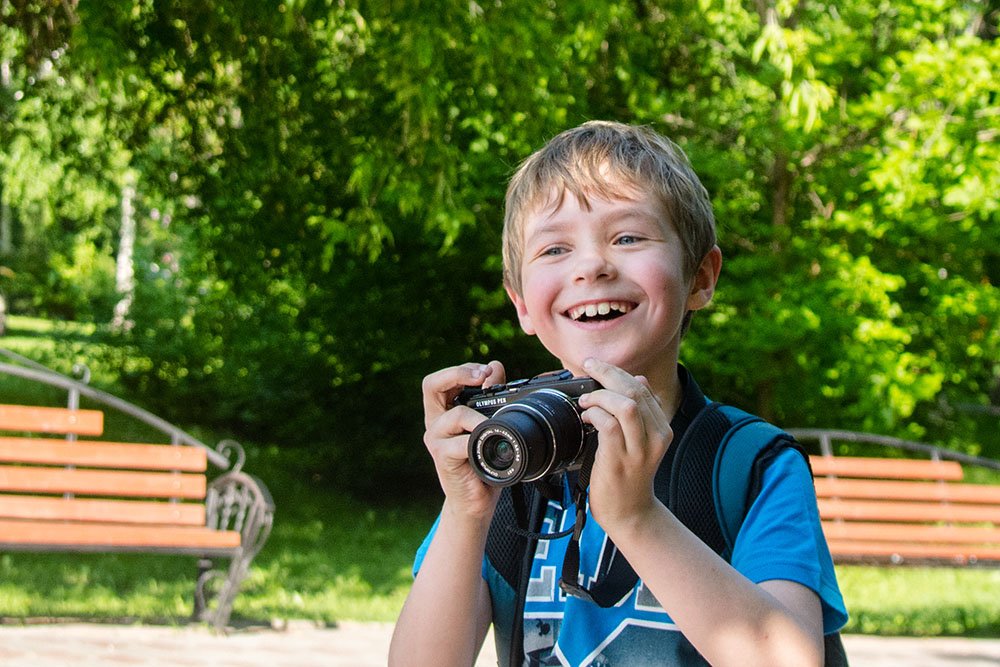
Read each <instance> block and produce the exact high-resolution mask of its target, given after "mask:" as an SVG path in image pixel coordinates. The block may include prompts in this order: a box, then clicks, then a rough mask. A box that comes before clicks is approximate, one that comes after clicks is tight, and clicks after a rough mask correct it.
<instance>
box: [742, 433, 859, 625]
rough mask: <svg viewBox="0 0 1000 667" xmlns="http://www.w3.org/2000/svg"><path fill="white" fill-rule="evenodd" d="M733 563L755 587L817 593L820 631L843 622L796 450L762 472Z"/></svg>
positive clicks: (811, 494)
mask: <svg viewBox="0 0 1000 667" xmlns="http://www.w3.org/2000/svg"><path fill="white" fill-rule="evenodd" d="M732 564H733V567H735V568H736V569H737V570H739V571H740V572H741V573H742V574H743V575H744V576H745V577H747V578H748V579H750V580H751V581H753V582H754V583H760V582H762V581H768V580H773V579H783V580H787V581H794V582H796V583H799V584H802V585H803V586H806V587H807V588H810V589H812V590H813V591H815V592H816V593H817V594H818V595H819V597H820V600H821V601H822V605H823V632H824V633H826V634H829V633H831V632H836V631H837V630H839V629H840V628H841V627H843V626H844V624H845V623H846V622H847V611H846V607H845V605H844V599H843V596H842V595H841V593H840V588H839V586H838V585H837V576H836V572H835V570H834V567H833V559H832V558H831V556H830V549H829V547H828V546H827V544H826V539H825V537H824V536H823V529H822V526H821V525H820V520H819V510H818V508H817V506H816V491H815V489H814V488H813V482H812V475H811V474H810V472H809V467H808V465H807V464H806V462H805V460H804V459H803V458H802V456H801V454H799V453H798V452H797V451H795V450H792V449H789V450H786V451H784V452H782V453H781V454H780V455H779V456H778V457H776V458H775V460H774V461H773V462H772V463H771V465H769V466H768V467H767V468H766V469H765V471H764V477H763V480H762V488H761V491H760V494H759V495H758V496H757V499H756V500H755V501H754V503H753V505H752V506H751V507H750V510H749V512H748V513H747V516H746V519H745V520H744V522H743V526H742V528H741V529H740V533H739V535H738V536H737V538H736V544H735V546H734V549H733V559H732Z"/></svg>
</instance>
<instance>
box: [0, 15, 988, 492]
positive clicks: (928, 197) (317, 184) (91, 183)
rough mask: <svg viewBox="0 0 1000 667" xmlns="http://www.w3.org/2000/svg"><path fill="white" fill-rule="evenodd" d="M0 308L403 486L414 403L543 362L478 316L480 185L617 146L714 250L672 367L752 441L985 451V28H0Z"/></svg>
mask: <svg viewBox="0 0 1000 667" xmlns="http://www.w3.org/2000/svg"><path fill="white" fill-rule="evenodd" d="M0 8H2V9H0V15H2V19H3V27H2V28H0V30H2V32H0V62H2V63H4V65H5V67H6V68H7V71H9V72H10V76H9V80H8V81H6V82H5V83H4V86H3V89H2V90H0V141H2V146H0V187H2V198H3V201H4V202H6V203H7V204H9V206H10V208H11V209H12V211H13V213H14V217H15V222H16V223H17V224H16V225H15V239H14V241H15V254H14V256H13V257H10V258H4V263H6V264H8V265H11V266H12V268H14V269H15V270H16V275H17V283H16V284H15V285H13V286H12V289H11V290H8V291H13V292H14V294H15V303H16V304H19V306H20V307H21V308H32V309H35V310H37V311H38V312H43V313H48V314H55V315H60V316H64V317H75V318H85V319H92V320H94V321H98V322H107V321H109V320H110V317H111V307H112V305H113V304H114V302H115V300H116V295H115V294H114V280H113V271H114V256H115V253H116V251H117V244H118V236H117V235H118V224H119V221H120V210H119V206H120V197H121V189H122V187H123V186H124V185H125V184H126V183H128V182H130V180H129V179H133V180H134V182H135V183H136V184H137V188H138V192H139V214H140V215H139V239H138V244H137V248H136V259H135V261H136V275H137V279H138V286H137V295H136V299H135V302H134V304H133V310H132V313H131V316H132V321H133V322H134V326H133V327H132V328H131V329H130V330H129V331H127V332H120V333H119V334H117V335H118V337H119V342H120V343H123V344H124V345H125V346H126V347H125V348H124V349H126V350H128V355H129V361H128V363H125V362H123V363H122V368H123V369H124V373H125V377H126V379H127V380H128V381H129V382H130V383H131V385H132V386H133V387H134V388H135V389H136V390H137V391H140V392H144V393H145V394H146V395H148V396H149V397H151V399H152V397H155V403H156V405H157V406H159V407H160V408H161V409H164V410H169V411H170V412H171V413H172V414H179V415H182V416H183V417H184V418H189V419H192V420H198V421H201V422H203V423H208V424H220V425H226V427H227V428H230V429H233V430H236V431H237V432H244V433H247V434H250V435H252V436H253V437H255V438H259V439H262V440H268V441H274V442H277V443H280V444H281V445H282V446H289V447H294V446H299V447H309V448H310V449H318V450H321V451H323V452H324V453H325V454H324V458H325V460H326V461H327V463H328V468H329V470H330V471H331V472H332V473H335V474H336V476H337V478H338V479H339V480H341V481H344V482H346V483H349V484H351V485H352V487H353V488H355V489H356V490H361V491H364V490H365V489H375V488H379V487H380V486H383V485H384V480H385V479H386V476H394V477H398V478H399V479H401V480H406V482H407V483H408V484H412V477H413V473H412V471H413V470H414V469H415V467H420V466H424V467H426V463H425V462H424V461H425V458H426V457H425V456H424V455H423V453H422V452H421V451H420V450H421V447H420V446H419V441H420V430H421V420H420V400H419V379H420V377H421V376H422V375H424V374H426V373H427V372H430V371H432V370H434V369H436V368H438V367H441V366H443V365H450V364H453V363H458V362H462V361H466V360H469V359H486V358H491V357H498V358H501V359H503V360H504V362H505V363H506V364H507V365H508V367H509V368H510V369H511V373H512V374H513V375H518V376H522V375H529V374H534V373H537V372H541V371H544V370H549V369H550V367H551V365H552V364H553V363H554V362H553V361H552V360H551V359H550V358H548V357H547V355H546V354H545V353H544V351H543V350H541V349H540V348H539V346H538V344H537V343H536V342H535V341H533V340H528V339H526V338H525V337H524V336H523V335H521V334H519V333H518V332H517V331H516V327H515V324H514V321H513V318H512V311H511V309H510V308H509V307H508V306H507V305H506V302H505V297H504V294H503V292H502V290H501V289H500V260H499V224H500V219H501V217H502V198H503V192H504V189H505V182H506V179H507V178H508V177H509V175H510V173H511V172H512V170H513V168H514V167H515V166H516V165H517V163H518V162H519V161H520V160H521V159H523V158H524V157H526V156H527V155H528V154H529V153H530V152H531V151H532V150H534V149H536V148H538V147H539V146H541V145H542V144H543V143H544V142H545V140H546V139H548V138H549V137H551V136H553V135H554V134H556V133H558V132H559V131H561V130H563V129H565V128H566V127H569V126H571V125H575V124H577V123H579V122H582V121H583V120H586V119H590V118H613V119H618V120H623V121H627V122H635V123H648V124H650V125H652V126H654V127H656V128H657V129H659V130H661V131H662V132H664V133H665V134H667V135H669V136H671V137H672V138H674V139H675V140H676V141H678V143H680V144H681V145H682V146H683V147H684V148H685V150H686V151H687V152H688V154H689V155H690V157H691V159H692V161H693V163H694V165H695V168H696V170H697V171H698V172H699V174H701V175H702V177H703V180H704V182H705V184H706V186H707V187H708V189H709V191H710V192H711V193H712V194H713V197H714V202H715V210H716V215H717V218H718V222H719V229H720V241H721V245H722V247H723V253H724V256H725V262H724V269H723V279H722V282H721V283H720V288H719V292H718V295H717V299H716V302H715V304H714V305H713V306H712V307H711V308H710V309H709V310H708V311H705V312H704V313H701V314H699V316H698V317H697V318H695V324H694V327H693V329H692V331H691V333H690V335H689V336H688V340H687V341H686V342H685V349H684V350H683V355H684V358H685V361H686V362H687V363H688V364H690V365H691V366H693V367H694V368H695V369H696V372H697V375H698V377H699V378H701V379H702V383H703V384H704V385H705V386H706V388H707V389H708V391H709V393H710V394H711V395H713V397H715V398H717V399H720V400H726V401H730V402H734V403H736V404H739V405H743V406H745V407H747V408H749V409H752V410H756V411H759V412H761V413H762V414H764V415H766V416H768V417H771V418H774V419H775V420H777V421H778V422H779V423H782V424H785V425H801V426H805V425H823V426H841V427H851V428H863V429H866V430H873V431H880V432H891V433H897V434H904V435H909V436H912V437H920V438H926V439H930V440H935V441H940V442H945V443H947V444H950V445H952V446H956V447H960V448H963V449H967V450H972V451H986V452H988V453H992V455H994V456H998V455H1000V441H997V439H996V434H995V429H989V428H988V427H987V426H986V422H985V420H983V419H982V418H980V417H976V416H975V414H974V413H972V412H968V411H963V410H967V406H969V405H973V406H978V407H979V408H988V407H989V406H991V405H995V404H997V403H1000V395H998V394H1000V390H998V389H997V377H998V376H1000V364H998V359H1000V354H998V352H1000V350H998V347H1000V331H998V328H997V322H998V321H1000V317H998V316H1000V312H998V310H1000V297H998V294H997V288H996V285H997V282H998V280H1000V275H998V272H1000V256H998V250H997V249H998V248H1000V243H998V241H1000V239H998V238H997V235H998V234H1000V231H998V229H1000V227H998V225H997V221H998V212H997V206H998V204H997V200H996V197H995V194H994V193H995V192H997V189H998V186H1000V183H998V180H1000V171H998V170H997V167H996V165H997V164H998V157H1000V156H998V154H997V153H998V152H1000V101H998V99H997V95H998V86H997V84H996V81H998V80H1000V76H998V74H1000V72H998V71H997V70H998V68H1000V66H998V63H1000V58H998V56H1000V54H998V53H997V48H998V47H997V43H996V41H995V38H996V25H997V12H998V10H997V6H996V3H995V2H992V1H990V2H986V1H982V2H980V1H975V0H967V1H965V2H942V1H941V0H916V1H915V2H911V3H905V4H900V3H884V2H876V1H874V0H852V2H849V3H846V4H844V3H841V4H839V5H830V4H827V3H819V2H813V1H810V0H800V1H799V2H790V1H787V0H776V1H773V2H772V1H769V0H758V1H756V2H753V3H750V2H737V1H735V0H700V1H697V2H694V1H692V2H686V3H667V4H664V3H656V2H650V1H645V0H636V1H635V2H630V3H618V4H615V3H612V4H608V3H592V2H583V1H581V2H570V3H564V2H551V3H538V2H523V1H521V0H512V1H510V2H495V3H479V2H469V3H467V4H456V3H430V2H417V1H414V2H409V3H388V2H381V1H372V2H361V1H357V0H355V1H348V0H342V1H341V2H320V1H309V0H286V1H285V2H283V3H281V4H278V5H274V4H272V3H259V2H244V3H237V2H232V1H231V0H214V1H213V2H194V1H193V0H171V1H168V2H157V3H152V2H148V1H146V0H115V1H111V2H104V3H80V4H79V5H76V4H74V3H64V2H54V1H53V2H47V1H44V0H35V1H34V2H13V1H12V0H6V1H4V2H0Z"/></svg>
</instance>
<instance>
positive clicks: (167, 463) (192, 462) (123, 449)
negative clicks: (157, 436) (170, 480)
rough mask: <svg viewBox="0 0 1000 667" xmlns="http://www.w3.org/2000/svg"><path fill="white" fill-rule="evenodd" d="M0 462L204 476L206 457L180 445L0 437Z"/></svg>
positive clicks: (199, 448)
mask: <svg viewBox="0 0 1000 667" xmlns="http://www.w3.org/2000/svg"><path fill="white" fill-rule="evenodd" d="M0 461H8V462H15V463H41V464H48V465H77V466H89V467H93V468H134V469H140V470H183V471H185V472H204V471H205V469H206V467H207V461H208V457H207V455H206V453H205V450H204V449H202V448H201V447H189V446H181V445H144V444H134V443H126V442H96V441H92V440H88V441H77V442H69V441H66V440H52V439H47V438H4V437H0Z"/></svg>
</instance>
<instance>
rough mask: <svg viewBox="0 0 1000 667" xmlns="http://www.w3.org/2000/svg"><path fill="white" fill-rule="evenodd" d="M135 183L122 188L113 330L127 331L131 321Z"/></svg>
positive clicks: (112, 320) (133, 276) (133, 273)
mask: <svg viewBox="0 0 1000 667" xmlns="http://www.w3.org/2000/svg"><path fill="white" fill-rule="evenodd" d="M134 202H135V185H134V184H133V183H132V182H131V180H130V182H128V183H126V185H125V186H124V187H123V188H122V227H121V239H120V241H119V245H118V257H117V259H116V262H115V289H116V291H117V292H118V294H119V295H120V296H121V298H120V299H119V301H118V303H116V304H115V312H114V316H113V317H112V319H111V328H112V329H113V330H115V331H128V330H129V329H131V328H132V325H133V322H132V321H131V320H130V319H129V317H128V316H129V310H131V308H132V300H133V299H134V298H135V266H134V263H133V254H134V251H135V203H134Z"/></svg>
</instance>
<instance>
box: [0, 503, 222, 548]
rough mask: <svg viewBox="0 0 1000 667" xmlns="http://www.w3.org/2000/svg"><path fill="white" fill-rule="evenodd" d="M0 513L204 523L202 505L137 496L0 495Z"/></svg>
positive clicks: (53, 518)
mask: <svg viewBox="0 0 1000 667" xmlns="http://www.w3.org/2000/svg"><path fill="white" fill-rule="evenodd" d="M0 517H4V518H8V519H42V520H47V521H57V520H63V521H104V522H113V523H146V524H171V525H184V526H204V525H205V506H204V505H203V504H200V503H170V502H156V501H140V500H95V499H92V498H53V497H51V496H0ZM0 539H3V536H0Z"/></svg>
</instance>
